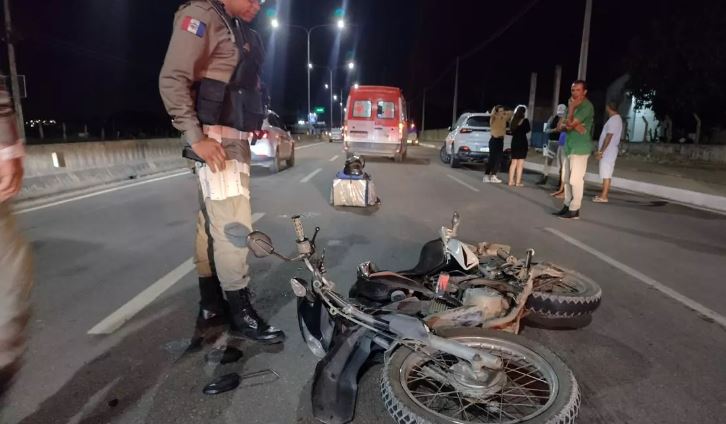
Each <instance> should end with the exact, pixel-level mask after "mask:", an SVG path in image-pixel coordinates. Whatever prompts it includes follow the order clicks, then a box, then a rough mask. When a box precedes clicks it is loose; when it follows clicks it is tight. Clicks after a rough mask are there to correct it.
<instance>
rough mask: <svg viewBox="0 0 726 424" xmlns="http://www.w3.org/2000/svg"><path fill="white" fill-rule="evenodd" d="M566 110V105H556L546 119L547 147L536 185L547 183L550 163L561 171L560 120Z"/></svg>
mask: <svg viewBox="0 0 726 424" xmlns="http://www.w3.org/2000/svg"><path fill="white" fill-rule="evenodd" d="M566 112H567V106H565V105H558V106H557V112H556V113H555V115H554V116H552V117H551V118H550V119H549V121H547V127H546V128H545V133H546V134H547V147H546V150H545V155H544V157H545V160H544V169H543V170H542V178H540V180H539V181H538V182H537V185H545V184H547V177H548V176H549V173H550V167H551V166H552V163H556V164H557V168H558V169H559V170H560V174H561V173H562V161H561V160H560V158H561V155H560V153H561V152H560V145H559V143H560V141H559V140H560V133H561V132H562V131H561V130H560V121H561V120H562V119H563V118H564V117H565V113H566Z"/></svg>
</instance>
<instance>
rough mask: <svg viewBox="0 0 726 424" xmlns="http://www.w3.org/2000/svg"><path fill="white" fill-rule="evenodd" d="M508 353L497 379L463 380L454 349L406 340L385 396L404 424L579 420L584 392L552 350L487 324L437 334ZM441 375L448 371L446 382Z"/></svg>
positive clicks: (393, 360) (390, 369) (388, 373)
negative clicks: (412, 344)
mask: <svg viewBox="0 0 726 424" xmlns="http://www.w3.org/2000/svg"><path fill="white" fill-rule="evenodd" d="M438 335H439V336H441V337H445V338H449V339H454V340H457V341H459V342H461V343H464V344H466V345H468V346H471V347H475V348H477V349H482V350H484V351H487V352H489V353H491V354H493V355H496V356H499V357H500V358H502V360H503V363H504V364H505V365H504V370H503V378H500V379H498V380H497V383H496V384H495V385H491V383H490V385H478V384H477V382H476V381H472V380H470V379H469V380H467V379H466V377H464V378H463V379H462V380H457V377H456V376H459V377H461V374H460V373H457V372H456V371H455V370H456V364H457V363H458V362H459V360H458V359H457V358H455V357H453V356H451V355H448V354H445V353H443V352H440V351H436V350H430V349H426V348H424V349H414V348H413V347H409V346H400V347H398V348H397V349H396V350H395V351H394V352H393V353H391V354H390V357H389V358H388V359H387V360H386V363H385V368H384V370H383V374H382V378H381V394H382V397H383V401H384V403H385V405H386V409H387V410H388V412H389V414H391V416H392V417H393V419H394V420H395V421H396V422H397V423H399V424H412V423H423V424H451V423H457V424H469V423H492V424H494V423H496V424H506V423H527V424H560V423H562V424H566V423H573V422H574V421H575V417H576V416H577V413H578V411H579V408H580V391H579V388H578V385H577V381H576V380H575V377H574V375H573V374H572V371H570V369H569V368H568V367H567V365H565V363H564V362H562V360H561V359H559V358H558V357H557V356H556V355H555V354H554V353H552V352H551V351H550V350H548V349H547V348H545V347H544V346H542V345H540V344H539V343H535V342H533V341H530V340H527V339H525V338H523V337H521V336H515V335H513V334H509V333H504V332H501V331H493V330H485V329H481V328H455V329H447V330H442V331H439V332H438ZM442 375H445V376H449V377H450V378H449V379H448V380H447V381H443V382H442V381H441V379H442Z"/></svg>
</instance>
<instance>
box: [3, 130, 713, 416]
mask: <svg viewBox="0 0 726 424" xmlns="http://www.w3.org/2000/svg"><path fill="white" fill-rule="evenodd" d="M302 147H303V149H301V150H300V151H298V152H297V166H295V167H294V168H292V169H288V170H285V171H283V172H281V173H279V174H276V175H269V173H268V172H267V170H266V169H264V168H259V167H255V168H254V170H253V174H254V175H253V211H254V212H255V213H256V215H255V217H256V218H257V219H258V220H257V222H256V224H255V225H256V228H257V229H259V230H264V231H265V232H267V233H269V234H270V235H271V236H272V238H273V240H274V242H275V244H276V245H277V247H278V249H279V250H280V251H282V252H292V251H293V250H294V243H293V231H292V228H291V225H290V220H289V217H290V216H292V215H294V214H303V216H304V217H305V223H306V224H307V229H308V231H312V228H313V227H314V226H316V225H317V226H320V227H321V228H322V231H321V233H320V236H319V240H320V241H319V244H322V245H325V246H326V247H327V253H328V255H327V258H328V260H327V263H328V267H329V275H330V276H331V277H332V278H333V279H335V280H336V281H337V282H338V284H339V286H340V288H341V291H343V292H347V289H348V287H349V286H350V284H351V283H352V281H353V278H354V275H355V266H356V265H357V264H358V263H360V262H362V261H364V260H369V259H370V260H373V261H375V262H376V263H377V264H379V265H380V266H381V267H383V268H389V269H402V268H408V267H411V266H412V265H413V264H414V263H415V261H416V259H417V257H418V249H419V248H420V246H421V244H422V243H423V242H425V241H427V240H430V239H432V238H434V237H436V233H437V230H438V228H439V227H440V226H441V225H443V224H446V223H448V222H450V218H451V213H452V211H453V210H458V211H459V212H460V214H461V215H462V218H463V222H462V227H461V234H462V236H463V237H464V238H466V239H468V240H480V241H500V242H505V243H507V244H510V245H512V246H513V247H514V249H515V251H517V252H520V253H522V252H524V250H525V249H526V248H529V247H532V248H534V249H535V250H536V251H537V254H538V258H544V259H548V260H551V261H554V262H557V263H560V264H562V265H564V266H567V267H569V268H573V269H576V270H578V271H580V272H581V273H583V274H585V275H587V276H589V277H590V278H592V279H594V280H596V281H597V282H598V283H600V285H601V286H602V288H603V292H604V297H603V304H602V306H601V307H600V309H599V310H598V312H597V313H596V315H595V318H594V321H593V322H592V324H591V325H590V326H588V327H587V328H584V329H581V330H577V331H566V332H554V331H546V330H540V329H534V328H525V329H524V331H523V336H524V337H528V338H531V339H535V340H538V341H540V342H541V343H543V344H545V345H547V346H549V347H550V348H551V349H552V350H553V351H555V352H556V353H557V354H558V355H560V356H561V357H562V358H563V359H564V360H565V362H566V363H567V364H568V365H569V366H570V367H571V368H572V369H573V371H574V372H575V375H576V376H577V379H578V381H579V383H580V385H581V388H582V393H583V404H582V410H581V413H580V418H579V420H578V422H581V423H690V422H693V423H717V422H724V418H723V417H724V416H726V391H724V390H723V387H724V384H725V383H726V359H725V358H726V354H724V352H725V351H726V329H725V328H724V326H723V325H721V323H719V320H722V321H723V320H725V319H724V316H726V304H725V303H724V299H726V286H724V284H723V282H724V281H725V280H724V277H723V274H724V271H726V237H725V236H726V216H724V215H718V214H712V213H709V212H704V211H700V210H696V209H690V208H687V207H684V206H679V205H674V204H668V203H666V202H662V201H660V200H658V199H653V198H646V197H642V196H634V195H629V194H624V193H614V194H613V195H612V196H611V199H612V200H611V203H610V204H607V205H600V204H594V203H592V202H589V201H586V202H585V204H584V207H583V210H582V215H583V219H581V220H580V221H576V222H564V221H561V220H559V219H557V218H554V217H552V216H551V215H550V212H551V211H553V210H555V209H558V208H559V205H558V204H557V202H556V201H554V200H553V199H552V198H550V197H549V196H548V195H547V192H546V191H545V190H544V189H542V188H540V187H537V186H535V185H534V184H532V182H533V181H534V180H535V178H536V176H534V175H527V177H526V179H527V181H528V184H527V186H526V187H524V188H517V189H512V188H509V187H506V186H502V185H485V184H483V183H482V182H481V176H482V175H481V172H480V170H478V169H476V168H464V169H450V168H449V167H448V166H446V165H443V164H441V163H440V162H439V160H438V151H437V150H436V149H435V148H431V149H429V148H425V147H415V148H411V150H410V152H409V158H408V160H407V161H406V163H404V164H395V163H393V162H392V161H388V160H383V159H381V160H376V159H371V160H369V162H368V165H367V171H368V172H369V173H371V174H372V175H373V178H374V181H375V182H376V184H377V187H378V191H379V194H380V196H381V198H382V200H383V205H382V206H381V207H380V208H378V209H375V210H359V209H341V208H333V207H331V206H330V205H329V204H328V196H329V189H330V184H331V180H332V177H333V175H334V172H335V171H336V170H337V169H339V168H341V167H342V163H343V161H344V157H345V156H344V154H343V153H342V152H341V148H340V144H334V145H331V144H328V143H321V144H309V143H308V144H305V145H303V146H302ZM592 194H594V193H593V192H588V195H589V197H591V196H592ZM196 209H197V205H196V181H195V177H194V176H192V175H183V176H177V177H172V178H166V179H163V180H158V181H152V182H149V183H147V184H143V185H137V186H133V187H127V188H123V189H120V190H117V191H114V192H110V193H105V194H101V195H98V196H95V197H89V198H85V199H81V200H77V201H72V202H68V203H65V204H61V205H56V206H53V207H48V208H45V209H40V210H35V211H31V212H27V213H22V214H20V215H19V219H20V222H21V225H22V227H23V229H24V231H25V233H26V235H27V237H28V238H29V239H30V241H31V242H32V245H33V248H34V252H35V269H36V286H35V290H34V293H33V304H34V316H33V321H32V325H31V328H30V342H29V350H28V354H27V356H26V363H25V367H24V368H23V370H22V372H21V374H20V376H19V381H18V383H17V384H16V385H15V386H14V388H13V389H12V391H11V392H10V393H9V395H8V396H7V397H6V398H5V399H4V405H3V407H2V411H1V412H0V422H2V423H8V424H11V423H23V424H29V423H154V424H163V423H174V424H179V423H245V424H247V423H250V424H252V423H266V424H270V423H280V424H283V423H313V422H315V420H314V419H313V418H312V417H311V413H310V397H309V392H310V386H311V377H312V373H313V370H314V367H315V363H316V360H315V358H314V357H313V355H312V354H311V353H310V352H309V351H308V349H307V347H306V346H305V344H304V343H303V342H302V340H301V338H300V336H299V334H298V333H297V322H296V318H295V308H294V299H293V296H292V293H291V291H290V289H289V287H288V283H287V281H288V279H289V277H290V276H291V275H293V274H295V273H296V272H298V270H297V268H296V266H295V265H292V264H283V263H280V262H278V261H275V260H274V259H265V260H256V259H251V263H252V269H253V272H254V276H255V277H254V282H253V286H254V289H255V291H256V295H257V304H258V305H259V309H260V310H261V312H262V314H263V315H264V316H265V317H267V318H268V319H269V321H270V322H272V323H273V324H275V325H277V326H279V327H282V328H283V329H284V330H285V331H286V332H287V333H288V341H287V342H286V343H285V344H284V347H282V346H279V347H273V348H261V347H258V346H254V345H252V344H246V343H244V344H242V345H241V348H242V350H243V351H244V353H245V356H244V358H243V359H242V360H240V361H239V362H237V363H234V364H227V365H213V364H208V363H207V362H206V361H205V358H204V355H205V353H206V352H207V351H208V350H209V346H205V347H204V349H202V350H201V351H197V352H191V353H189V352H186V353H185V349H186V347H187V344H188V340H189V338H190V336H191V334H192V331H193V325H194V318H195V315H196V312H197V310H196V302H197V300H198V298H197V288H196V277H195V275H194V273H193V272H188V271H189V270H190V267H189V262H188V261H189V258H190V257H191V255H192V241H193V230H194V217H195V212H196ZM150 287H151V289H150ZM160 287H161V288H162V289H159V288H160ZM654 287H655V288H654ZM164 288H165V290H163V289H164ZM157 289H158V290H157ZM156 295H158V298H156V299H155V300H153V301H151V302H149V301H150V300H151V299H153V298H154V297H155V296H156ZM132 299H135V300H134V301H133V302H132V304H133V305H137V306H138V308H137V309H140V310H139V312H138V313H136V314H133V316H131V317H130V320H128V322H123V319H122V320H120V321H118V320H117V321H115V322H116V324H117V325H113V324H114V317H118V314H119V313H123V312H124V311H128V310H129V307H128V306H126V307H124V305H128V303H129V302H130V301H132ZM686 304H688V305H690V307H689V306H686ZM692 308H695V309H697V310H694V309H692ZM119 310H120V312H119ZM114 314H115V315H114ZM109 317H111V318H109ZM109 319H110V321H112V322H111V324H109ZM725 322H726V321H725ZM121 324H122V325H121ZM116 327H118V328H116ZM99 328H100V329H101V331H100V332H102V333H103V332H106V333H108V334H89V332H91V333H98V332H99ZM92 329H94V330H95V331H91V330H92ZM265 369H273V370H275V371H276V372H277V373H278V374H279V378H277V377H274V376H273V377H274V378H271V377H270V376H267V377H262V378H256V379H251V380H246V381H245V382H244V383H243V385H242V386H241V387H240V388H239V389H237V390H236V391H233V392H230V393H226V394H223V395H219V396H216V397H210V396H205V395H203V394H202V388H203V387H204V385H205V384H207V383H208V382H209V381H210V380H211V379H212V378H213V377H215V376H219V375H223V374H226V373H229V372H238V373H240V374H245V373H249V372H255V371H260V370H265ZM376 371H377V370H376V369H373V370H372V371H370V372H369V373H368V374H366V375H365V376H364V378H363V383H362V388H361V394H360V398H359V402H358V407H357V411H356V412H357V414H356V420H355V422H356V423H376V424H380V423H389V422H391V420H390V419H389V418H388V416H387V413H386V411H385V410H384V408H383V405H382V403H381V401H380V400H379V397H378V389H377V386H376V382H377V375H376Z"/></svg>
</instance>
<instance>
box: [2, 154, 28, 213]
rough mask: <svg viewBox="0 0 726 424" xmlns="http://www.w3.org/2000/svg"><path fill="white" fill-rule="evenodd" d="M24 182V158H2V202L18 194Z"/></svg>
mask: <svg viewBox="0 0 726 424" xmlns="http://www.w3.org/2000/svg"><path fill="white" fill-rule="evenodd" d="M22 182H23V160H22V159H19V158H18V159H11V160H0V202H4V201H6V200H8V199H10V198H11V197H13V196H15V195H16V194H18V192H19V191H20V187H21V186H22Z"/></svg>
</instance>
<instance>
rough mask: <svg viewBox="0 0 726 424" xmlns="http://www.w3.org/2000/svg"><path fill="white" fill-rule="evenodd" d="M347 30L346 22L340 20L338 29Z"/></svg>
mask: <svg viewBox="0 0 726 424" xmlns="http://www.w3.org/2000/svg"><path fill="white" fill-rule="evenodd" d="M344 28H345V21H344V20H343V19H338V29H344Z"/></svg>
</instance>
